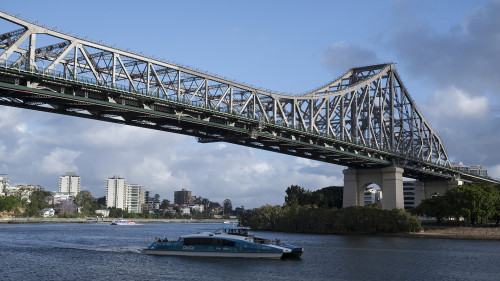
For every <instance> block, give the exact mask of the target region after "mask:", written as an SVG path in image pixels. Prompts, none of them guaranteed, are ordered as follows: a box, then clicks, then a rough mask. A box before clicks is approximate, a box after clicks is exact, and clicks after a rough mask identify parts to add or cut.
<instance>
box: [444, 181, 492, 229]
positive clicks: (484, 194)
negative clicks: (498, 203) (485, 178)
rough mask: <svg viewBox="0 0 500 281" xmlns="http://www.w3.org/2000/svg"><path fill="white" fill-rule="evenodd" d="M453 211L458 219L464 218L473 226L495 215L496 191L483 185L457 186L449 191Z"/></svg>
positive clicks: (448, 195)
mask: <svg viewBox="0 0 500 281" xmlns="http://www.w3.org/2000/svg"><path fill="white" fill-rule="evenodd" d="M445 196H447V197H449V200H450V202H451V204H452V209H453V211H454V215H455V216H456V217H464V218H466V219H468V220H470V222H471V223H472V224H475V223H476V222H477V221H478V220H481V221H482V219H483V218H484V217H487V216H488V215H491V214H493V210H494V206H495V194H494V189H493V188H492V187H490V186H488V185H485V184H482V183H470V184H466V185H461V186H457V187H455V188H454V189H452V190H450V191H448V192H447V193H446V194H445Z"/></svg>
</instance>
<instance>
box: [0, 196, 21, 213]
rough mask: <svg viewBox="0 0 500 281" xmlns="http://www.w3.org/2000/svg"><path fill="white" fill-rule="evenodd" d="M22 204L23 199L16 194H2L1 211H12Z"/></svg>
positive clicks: (0, 197)
mask: <svg viewBox="0 0 500 281" xmlns="http://www.w3.org/2000/svg"><path fill="white" fill-rule="evenodd" d="M20 205H21V200H20V199H19V198H17V197H15V196H12V195H9V196H0V211H8V212H11V211H13V210H14V209H15V208H17V207H18V206H20Z"/></svg>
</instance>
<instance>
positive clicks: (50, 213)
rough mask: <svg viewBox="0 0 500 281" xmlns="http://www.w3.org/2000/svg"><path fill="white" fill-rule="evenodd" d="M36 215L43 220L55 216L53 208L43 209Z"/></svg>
mask: <svg viewBox="0 0 500 281" xmlns="http://www.w3.org/2000/svg"><path fill="white" fill-rule="evenodd" d="M38 213H39V214H40V215H41V216H43V217H44V218H48V217H53V216H54V215H55V211H54V209H53V208H45V209H42V210H40V211H39V212H38Z"/></svg>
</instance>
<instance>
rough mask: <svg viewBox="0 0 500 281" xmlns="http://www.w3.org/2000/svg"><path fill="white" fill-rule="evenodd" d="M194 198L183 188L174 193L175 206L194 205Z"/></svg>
mask: <svg viewBox="0 0 500 281" xmlns="http://www.w3.org/2000/svg"><path fill="white" fill-rule="evenodd" d="M192 201H193V196H191V191H189V190H187V189H185V188H183V189H182V190H180V191H174V204H179V205H182V204H191V203H193V202H192Z"/></svg>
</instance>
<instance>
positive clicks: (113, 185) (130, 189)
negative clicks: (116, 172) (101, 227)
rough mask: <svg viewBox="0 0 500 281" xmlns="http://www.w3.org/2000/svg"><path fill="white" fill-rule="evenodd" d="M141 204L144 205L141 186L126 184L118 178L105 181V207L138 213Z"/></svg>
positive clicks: (140, 210) (140, 209) (122, 179)
mask: <svg viewBox="0 0 500 281" xmlns="http://www.w3.org/2000/svg"><path fill="white" fill-rule="evenodd" d="M142 204H144V191H143V188H142V186H141V185H138V184H126V180H125V179H124V178H120V176H114V177H112V178H108V179H107V180H106V207H108V208H111V207H115V208H118V209H122V210H126V211H127V212H130V213H140V212H142Z"/></svg>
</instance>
